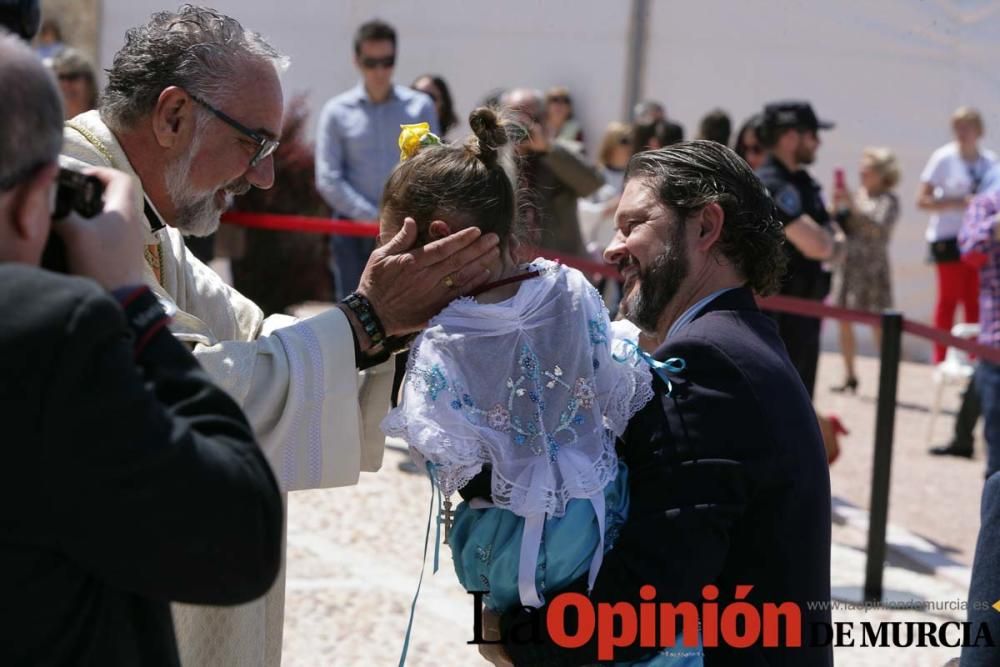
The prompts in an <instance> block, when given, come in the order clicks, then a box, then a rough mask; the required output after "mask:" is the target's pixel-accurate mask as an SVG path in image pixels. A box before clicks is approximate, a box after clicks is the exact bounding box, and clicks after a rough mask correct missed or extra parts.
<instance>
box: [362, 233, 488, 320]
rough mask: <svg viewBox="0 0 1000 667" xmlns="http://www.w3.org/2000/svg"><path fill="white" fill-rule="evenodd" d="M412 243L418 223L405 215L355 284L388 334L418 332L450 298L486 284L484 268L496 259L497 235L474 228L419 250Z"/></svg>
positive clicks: (414, 242)
mask: <svg viewBox="0 0 1000 667" xmlns="http://www.w3.org/2000/svg"><path fill="white" fill-rule="evenodd" d="M432 224H433V223H432ZM442 224H444V223H442ZM416 242H417V224H416V222H415V221H414V220H413V218H406V220H404V222H403V228H402V229H401V230H400V231H399V233H397V234H396V235H395V236H394V237H393V238H392V239H391V240H390V241H389V242H388V243H385V244H384V245H382V246H381V247H380V248H378V249H376V250H375V251H374V252H373V253H372V255H371V258H370V259H369V260H368V264H367V265H366V266H365V270H364V273H363V274H362V275H361V282H360V284H359V285H358V289H357V291H358V293H360V294H362V295H364V296H365V297H366V298H367V299H368V300H369V301H370V302H371V304H372V308H373V309H374V311H375V313H376V314H377V315H378V317H379V319H380V320H381V321H382V325H383V326H384V327H385V332H386V334H387V335H390V336H397V335H401V334H407V333H411V332H414V331H419V330H420V329H422V328H423V327H424V325H425V324H426V323H427V321H428V320H429V319H431V318H432V317H434V316H435V315H437V314H438V313H439V312H440V311H441V309H442V308H444V307H445V306H446V305H448V303H450V302H451V301H452V300H453V299H455V298H456V297H458V296H461V295H462V294H466V293H468V292H471V291H473V290H474V289H476V288H477V287H479V286H481V285H483V284H485V283H486V282H488V281H489V280H490V276H491V275H492V272H491V271H490V270H489V268H488V267H490V266H493V265H495V264H496V261H497V259H498V258H499V257H500V249H499V243H500V240H499V238H497V236H496V234H485V235H483V234H482V232H480V230H479V229H478V228H476V227H469V228H467V229H463V230H461V231H459V232H456V233H454V234H451V235H450V236H448V237H446V238H443V239H440V240H438V241H434V242H432V243H429V244H427V245H426V246H423V247H421V248H414V245H415V244H416Z"/></svg>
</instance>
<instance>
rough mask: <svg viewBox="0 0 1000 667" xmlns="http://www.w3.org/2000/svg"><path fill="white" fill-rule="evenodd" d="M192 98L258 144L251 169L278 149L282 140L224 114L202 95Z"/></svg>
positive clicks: (192, 96) (251, 160)
mask: <svg viewBox="0 0 1000 667" xmlns="http://www.w3.org/2000/svg"><path fill="white" fill-rule="evenodd" d="M188 95H191V93H188ZM191 99H192V100H194V101H195V102H197V103H198V104H200V105H201V106H203V107H205V108H206V109H208V110H209V111H211V112H212V113H213V114H215V117H216V118H218V119H219V120H221V121H222V122H223V123H225V124H226V125H229V126H230V127H232V128H233V129H235V130H237V131H238V132H240V133H241V134H243V135H244V136H246V137H247V138H248V139H250V141H252V142H254V143H255V144H257V152H256V153H254V154H253V157H252V158H250V168H251V169H253V168H254V167H256V166H257V165H258V164H260V163H261V162H263V161H264V160H266V159H267V158H268V157H269V156H270V155H271V154H273V153H274V151H276V150H278V146H279V145H280V144H281V142H280V141H278V140H277V139H271V138H270V137H267V136H264V135H263V134H261V133H260V132H257V131H255V130H251V129H250V128H249V127H247V126H246V125H244V124H243V123H241V122H239V121H238V120H235V119H233V118H231V117H230V116H228V115H226V114H224V113H223V112H221V111H219V110H218V109H216V108H215V107H213V106H212V105H211V104H209V103H208V102H206V101H205V100H203V99H201V98H200V97H197V96H196V95H191Z"/></svg>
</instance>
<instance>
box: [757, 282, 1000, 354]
mask: <svg viewBox="0 0 1000 667" xmlns="http://www.w3.org/2000/svg"><path fill="white" fill-rule="evenodd" d="M757 303H758V304H759V305H760V307H761V308H763V309H764V310H774V311H778V312H781V313H791V314H793V315H802V316H804V317H815V318H820V319H823V318H830V319H835V320H842V321H847V322H857V323H859V324H868V325H872V326H879V325H880V324H881V323H882V318H881V316H880V315H878V314H877V313H869V312H864V311H860V310H849V309H847V308H838V307H836V306H828V305H826V304H825V303H822V302H820V301H813V300H811V299H799V298H797V297H791V296H784V295H781V296H769V297H767V298H758V299H757ZM903 332H904V333H908V334H910V335H912V336H917V337H919V338H927V339H930V340H932V341H934V342H935V343H940V344H941V345H944V346H946V347H954V348H956V349H959V350H962V351H964V352H967V353H969V354H971V355H974V356H976V357H979V358H980V359H985V360H986V361H989V362H991V363H994V364H1000V349H998V348H995V347H990V346H988V345H982V344H981V343H979V341H977V340H974V339H971V338H959V337H957V336H952V335H951V334H950V333H949V332H947V331H941V330H940V329H936V328H934V327H932V326H930V325H927V324H923V323H921V322H914V321H913V320H906V319H904V320H903Z"/></svg>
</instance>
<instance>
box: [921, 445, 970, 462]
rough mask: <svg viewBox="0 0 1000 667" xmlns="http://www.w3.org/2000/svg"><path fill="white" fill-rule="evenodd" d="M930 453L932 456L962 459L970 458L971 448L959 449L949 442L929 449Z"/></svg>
mask: <svg viewBox="0 0 1000 667" xmlns="http://www.w3.org/2000/svg"><path fill="white" fill-rule="evenodd" d="M930 453H931V454H933V455H934V456H958V457H961V458H963V459H971V458H972V448H971V447H959V446H958V445H956V444H955V443H954V442H949V443H948V444H947V445H938V446H937V447H931V448H930Z"/></svg>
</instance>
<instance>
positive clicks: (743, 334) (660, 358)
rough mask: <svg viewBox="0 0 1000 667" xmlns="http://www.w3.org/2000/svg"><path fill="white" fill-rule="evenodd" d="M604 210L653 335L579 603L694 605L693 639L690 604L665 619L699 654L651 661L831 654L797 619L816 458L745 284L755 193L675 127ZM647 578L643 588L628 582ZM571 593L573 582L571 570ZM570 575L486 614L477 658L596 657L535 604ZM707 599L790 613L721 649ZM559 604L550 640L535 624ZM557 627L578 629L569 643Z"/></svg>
mask: <svg viewBox="0 0 1000 667" xmlns="http://www.w3.org/2000/svg"><path fill="white" fill-rule="evenodd" d="M615 222H616V226H617V234H616V236H615V239H614V240H613V241H612V243H611V245H610V246H609V247H608V249H607V250H606V251H605V255H604V256H605V260H606V261H607V262H609V263H612V264H616V265H618V266H619V268H620V269H621V272H622V275H623V276H624V278H625V280H626V289H627V291H628V292H629V297H627V301H628V304H627V306H628V313H629V319H631V320H632V321H633V322H635V323H636V324H637V325H638V326H639V327H640V328H642V329H643V330H644V331H645V333H646V334H647V335H648V336H650V337H651V338H652V339H653V340H654V341H656V343H657V344H658V345H659V347H658V348H657V349H656V351H655V352H654V353H653V354H652V357H651V358H650V359H647V362H648V363H650V365H651V366H653V368H654V370H656V375H655V376H654V380H653V382H654V388H655V390H656V394H657V397H656V398H655V399H654V400H652V401H651V402H650V403H649V404H647V405H646V407H645V408H643V410H641V411H640V412H639V413H638V414H636V416H635V417H634V418H633V419H632V421H631V422H630V424H629V427H628V429H627V430H626V432H625V434H624V435H623V436H622V438H621V441H620V443H619V453H620V455H621V457H622V459H623V460H624V461H625V462H626V464H627V465H628V467H629V471H630V472H629V493H630V501H629V502H630V504H629V511H628V517H627V519H626V521H625V525H624V527H623V528H622V529H621V531H620V533H619V534H618V535H617V536H616V539H615V542H614V547H613V548H612V549H611V550H610V551H609V552H608V553H607V554H606V555H605V557H604V563H603V565H602V566H601V571H600V573H599V575H598V577H597V581H596V582H595V584H594V587H593V589H592V590H591V591H589V601H588V604H593V605H595V606H596V605H598V604H615V603H624V605H619V606H618V607H615V610H616V611H615V613H616V615H619V616H621V617H622V618H625V617H627V616H628V615H629V614H635V615H636V616H638V615H639V614H640V613H642V614H647V613H648V612H647V611H645V610H644V609H649V608H652V607H653V603H655V604H656V605H657V608H661V609H662V607H660V605H661V604H663V603H668V604H673V605H679V604H681V603H691V604H692V605H693V607H692V608H693V609H697V610H698V612H697V613H698V614H699V616H700V620H701V621H702V623H703V625H702V630H701V634H700V637H699V629H698V624H697V622H696V621H697V620H698V619H692V618H685V619H684V621H683V624H679V625H681V627H678V628H677V630H678V633H679V634H678V637H684V641H685V646H693V647H694V648H692V649H691V651H693V652H695V653H697V652H698V651H699V650H703V653H704V656H703V657H704V661H703V663H702V662H701V661H698V660H695V661H691V660H690V659H688V661H685V660H684V659H677V661H676V662H673V661H671V660H670V655H671V653H672V654H673V655H674V656H675V657H676V656H677V654H678V653H681V652H682V651H681V650H680V649H672V651H671V652H670V653H667V654H664V656H663V657H660V658H658V659H659V660H661V662H653V663H651V664H657V665H659V664H664V665H666V664H670V665H682V664H683V665H693V664H698V665H700V664H704V665H706V666H707V667H718V666H719V665H751V664H753V665H782V666H784V667H792V666H801V667H807V666H808V667H825V666H829V665H831V664H832V660H833V656H832V652H831V649H830V648H829V647H825V648H824V647H815V646H812V645H811V642H813V640H814V639H816V638H815V637H812V636H811V630H812V629H813V628H814V624H821V623H829V622H830V613H829V611H814V610H812V609H811V608H810V605H809V604H808V603H810V602H813V601H829V599H830V482H829V474H828V471H827V465H826V457H825V454H824V451H823V444H822V441H821V438H820V433H819V429H818V427H817V424H816V418H815V416H814V413H813V410H812V407H811V405H810V401H809V397H808V395H807V394H806V392H805V390H804V389H803V387H802V383H801V382H800V381H799V379H798V377H797V375H796V373H795V369H794V368H793V367H792V365H791V363H790V361H789V359H788V355H787V353H786V352H785V348H784V345H783V344H782V342H781V339H780V338H779V337H778V331H777V327H776V326H775V324H774V322H773V321H772V320H771V319H770V318H769V317H767V316H766V315H764V314H763V313H761V311H760V310H759V309H758V308H757V305H756V303H755V300H754V294H755V293H756V294H762V295H763V294H769V293H773V292H774V291H776V290H777V288H778V285H779V282H780V279H781V276H782V275H783V274H784V268H785V257H784V253H783V250H782V244H783V236H784V235H783V233H782V228H781V225H780V224H779V223H778V222H777V221H776V220H775V218H774V213H773V205H772V203H771V200H770V198H769V197H768V195H767V191H766V190H765V189H764V187H763V185H762V184H761V183H760V181H759V180H758V179H757V178H756V177H755V176H754V174H753V172H752V171H750V168H749V167H748V166H747V165H746V163H745V162H743V160H742V159H740V158H739V157H738V156H737V155H736V154H735V153H734V152H733V151H731V150H730V149H728V148H726V147H725V146H722V145H719V144H716V143H714V142H710V141H694V142H689V143H681V144H677V145H674V146H671V147H669V148H665V149H661V150H657V151H647V152H643V153H639V154H638V155H636V156H635V157H633V158H632V160H631V162H630V163H629V166H628V171H627V173H626V186H625V191H624V193H623V195H622V199H621V203H620V204H619V206H618V211H617V213H616V216H615ZM645 586H652V587H653V588H654V589H655V594H653V595H652V596H651V593H650V590H649V589H648V588H646V590H645V591H644V592H643V593H640V589H642V588H643V587H645ZM569 591H571V592H575V593H586V592H587V591H586V581H585V578H584V579H583V580H581V581H580V582H578V583H577V585H576V586H573V587H571V588H570V589H569ZM569 591H546V605H545V606H543V607H542V608H541V609H539V610H522V611H519V612H512V613H509V614H507V615H505V616H504V617H503V618H502V619H501V620H500V624H499V629H500V630H501V632H500V636H501V637H502V639H503V647H504V648H505V649H506V654H507V655H498V654H497V653H495V652H494V653H492V654H490V655H488V657H489V658H490V659H491V660H494V661H495V662H496V664H505V663H504V662H503V661H504V660H508V661H512V662H513V664H516V665H546V666H547V667H553V666H557V665H584V664H592V663H595V662H598V660H599V659H600V660H601V661H602V663H603V661H605V660H607V659H608V657H609V656H607V655H603V656H600V657H599V656H598V653H597V649H598V640H597V637H596V635H597V634H600V633H593V632H592V631H593V625H591V626H590V630H587V629H586V627H587V624H586V623H581V624H579V625H578V623H577V619H576V618H574V617H575V616H576V615H575V614H572V613H571V614H560V613H558V612H557V613H555V614H552V615H549V612H550V609H551V608H552V607H551V605H552V603H553V600H555V599H558V594H559V593H562V592H569ZM578 599H579V598H578ZM706 600H707V601H711V602H714V603H715V604H717V605H718V606H717V607H715V609H717V610H718V614H719V616H717V617H716V620H718V618H720V617H722V618H725V610H726V607H727V605H730V604H733V603H734V601H736V600H741V601H743V602H747V603H749V604H750V605H752V606H753V608H755V609H756V610H757V611H758V613H760V614H762V610H763V608H764V605H765V604H767V603H773V604H776V605H781V604H784V603H791V604H788V605H786V607H785V608H786V609H787V608H791V609H795V611H794V612H793V616H796V617H798V620H799V621H800V622H801V625H800V626H799V625H798V624H796V623H794V622H789V623H788V624H787V626H785V625H784V624H782V627H781V628H780V631H778V632H774V633H773V634H772V640H773V637H774V635H777V640H778V641H777V642H776V643H777V644H778V645H777V646H774V645H773V644H772V645H770V646H765V645H764V640H763V639H762V637H763V635H761V634H760V632H758V633H757V634H755V633H754V632H753V631H748V632H747V633H746V634H748V635H750V636H751V637H750V640H749V642H748V644H749V645H747V646H744V647H742V648H736V647H735V646H734V645H733V643H732V642H734V641H735V642H737V643H738V641H739V637H742V636H745V635H744V634H743V632H742V631H740V632H734V631H733V628H729V629H726V627H725V626H726V623H725V622H723V623H721V624H719V623H710V622H708V620H707V619H708V617H707V616H701V614H702V612H703V611H704V610H705V609H706V608H707V607H708V606H710V605H706V604H705V602H706ZM626 605H627V606H626ZM640 605H642V606H640ZM607 608H608V607H605V608H604V609H607ZM745 608H746V607H744V609H745ZM623 609H630V610H631V611H630V612H627V611H622V610H623ZM539 614H540V615H541V616H540V617H539V616H538V615H539ZM676 616H677V617H678V618H679V617H681V616H684V614H677V615H676ZM553 617H555V618H553ZM633 618H635V616H633ZM560 619H561V620H562V621H563V622H564V623H565V625H564V629H565V633H564V634H563V639H562V640H561V644H560V643H557V642H556V641H555V640H554V639H553V637H552V636H551V635H550V634H549V632H550V630H549V628H550V627H553V626H554V627H559V622H558V621H559V620H560ZM554 620H555V621H556V622H555V623H554V622H553V621H554ZM661 620H662V617H661ZM547 622H548V623H547ZM626 625H628V624H627V623H626V624H622V627H624V626H626ZM653 625H655V626H656V627H655V629H654V631H653V632H648V631H647V629H645V628H646V624H643V627H644V629H643V631H642V632H641V633H637V632H636V624H635V623H632V624H631V627H632V632H631V634H629V631H627V630H625V631H623V632H622V635H623V638H622V640H621V641H620V643H619V646H620V648H617V649H616V650H615V651H614V654H613V656H612V658H613V660H615V661H628V660H637V659H641V658H645V657H648V654H649V650H650V641H651V640H652V641H654V642H657V645H658V646H661V647H662V646H672V643H671V638H670V636H669V635H667V636H666V637H664V635H663V634H662V630H661V629H660V625H659V622H655V623H654V624H653ZM748 627H749V626H748ZM799 627H801V631H800V630H799V629H798V628H799ZM820 627H822V626H820ZM720 628H721V631H720ZM497 629H498V628H497V625H496V621H495V618H494V619H490V620H489V621H488V623H487V625H486V627H485V629H484V637H486V638H487V639H488V638H490V636H491V635H490V633H491V632H492V633H493V634H492V636H493V637H494V638H495V637H496V636H497V634H496V630H497ZM761 629H762V628H760V627H759V628H758V631H760V630H761ZM765 630H766V629H765ZM772 630H775V628H772ZM578 632H579V633H580V634H581V635H582V637H577V633H578ZM588 632H589V633H591V634H588ZM615 632H618V631H617V630H616V631H615ZM532 634H534V640H533V639H532V638H531V637H530V635H532ZM605 634H606V633H605ZM765 634H771V631H770V630H766V631H765ZM566 637H570V638H580V639H585V638H587V637H590V640H589V641H586V642H584V643H583V644H582V646H579V647H578V648H567V646H566V644H567V643H570V642H568V641H566V639H565V638H566ZM699 639H700V643H701V646H702V647H703V648H702V649H698V648H697V647H698V641H699ZM818 639H819V643H822V641H823V637H822V636H820V637H819V638H818ZM604 641H605V644H606V642H607V637H604ZM576 645H577V644H576V643H574V646H576ZM491 649H492V650H493V651H495V650H496V649H495V647H489V648H485V647H484V649H483V650H484V653H487V654H489V653H490V650H491ZM508 664H509V663H508ZM643 664H646V663H643Z"/></svg>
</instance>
